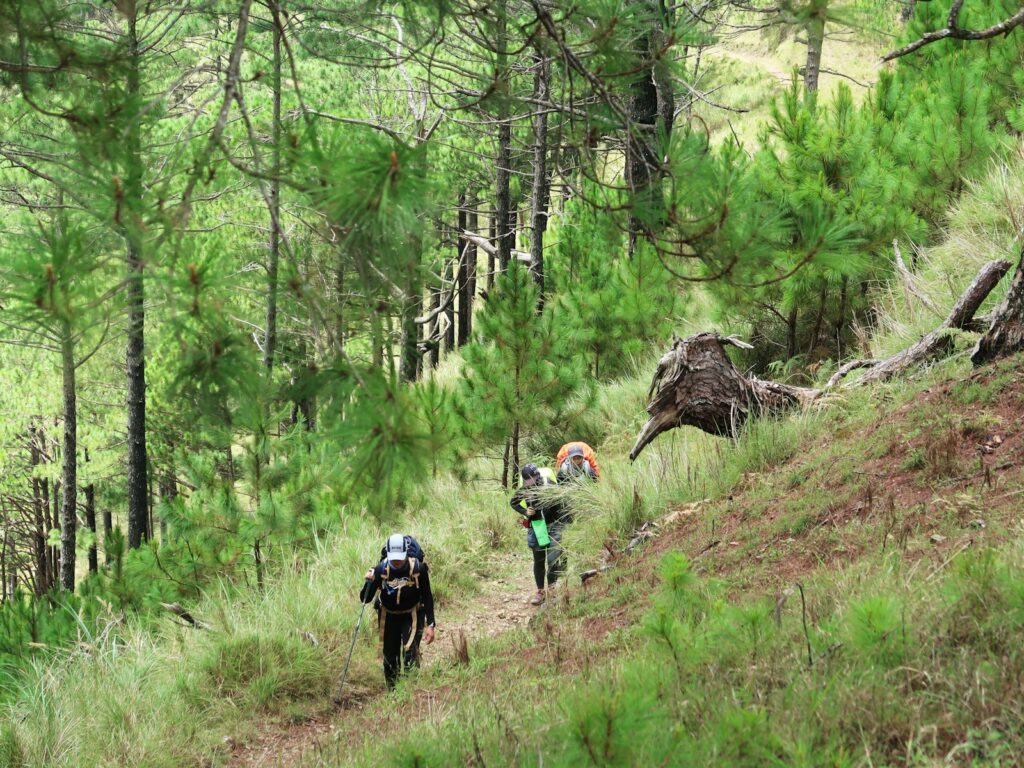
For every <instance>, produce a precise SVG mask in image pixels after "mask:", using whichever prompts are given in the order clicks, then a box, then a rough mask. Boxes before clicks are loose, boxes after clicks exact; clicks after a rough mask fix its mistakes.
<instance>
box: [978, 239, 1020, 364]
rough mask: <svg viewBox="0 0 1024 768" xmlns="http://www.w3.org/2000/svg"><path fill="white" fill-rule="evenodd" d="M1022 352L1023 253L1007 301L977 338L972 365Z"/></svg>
mask: <svg viewBox="0 0 1024 768" xmlns="http://www.w3.org/2000/svg"><path fill="white" fill-rule="evenodd" d="M1022 349H1024V250H1022V251H1021V258H1020V259H1019V260H1018V261H1017V269H1016V271H1015V272H1014V273H1013V281H1012V282H1011V283H1010V289H1009V290H1008V291H1007V293H1006V298H1005V299H1003V302H1002V304H1000V305H999V308H998V309H997V310H996V311H995V313H994V314H993V317H992V325H991V327H990V328H989V329H988V331H987V332H986V333H985V334H984V335H983V336H982V337H981V338H980V339H978V344H977V346H975V348H974V351H973V352H972V353H971V362H972V363H974V364H975V365H984V364H985V363H990V362H992V361H993V360H997V359H998V358H1001V357H1006V356H1007V355H1012V354H1013V353H1014V352H1020V351H1021V350H1022Z"/></svg>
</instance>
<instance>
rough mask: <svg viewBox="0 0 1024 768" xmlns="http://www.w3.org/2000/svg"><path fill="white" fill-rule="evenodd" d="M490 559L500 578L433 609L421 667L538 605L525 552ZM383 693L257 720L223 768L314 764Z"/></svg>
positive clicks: (513, 623)
mask: <svg viewBox="0 0 1024 768" xmlns="http://www.w3.org/2000/svg"><path fill="white" fill-rule="evenodd" d="M495 563H496V565H497V567H496V568H495V573H501V574H505V576H504V578H494V579H492V580H490V581H488V585H489V586H490V589H488V590H487V591H486V592H485V593H481V594H478V595H474V596H473V597H471V598H470V599H469V600H468V601H467V602H466V605H464V606H460V607H459V610H458V611H457V612H456V613H454V614H450V613H448V612H447V610H446V609H444V608H441V609H438V612H437V623H438V632H437V636H436V638H435V639H434V642H433V643H432V644H431V645H421V646H420V654H421V660H422V663H423V666H424V667H430V666H431V665H433V664H438V663H441V662H445V661H448V660H450V659H452V658H454V657H455V655H456V645H455V642H454V641H455V640H456V639H457V638H459V636H460V634H462V635H463V636H465V638H466V641H467V643H468V645H469V651H470V653H471V654H472V648H473V644H474V643H475V642H477V641H479V640H480V639H481V638H484V637H492V636H494V635H500V634H502V633H504V632H508V631H509V630H512V629H516V628H518V627H522V626H525V625H526V624H527V623H528V622H529V621H530V617H531V616H532V615H533V614H534V613H535V612H536V611H537V610H538V609H537V608H535V607H534V606H531V605H530V604H529V599H530V597H531V596H532V595H533V592H534V589H535V587H534V585H533V577H532V575H531V572H530V561H529V559H528V555H525V554H522V553H520V554H503V555H499V556H496V557H495ZM363 622H364V625H363V631H370V632H375V631H376V623H375V621H374V615H373V612H372V611H369V610H368V611H367V614H366V616H364V618H363ZM360 646H362V643H360ZM360 652H363V653H365V648H364V649H363V650H362V651H360V648H358V647H357V650H356V653H360ZM384 695H386V694H385V693H381V692H374V693H372V694H363V695H361V694H360V692H359V691H358V690H350V691H349V695H346V696H345V697H344V698H345V699H346V706H345V707H343V708H333V709H330V708H329V706H328V703H327V702H326V701H325V703H324V707H323V710H324V714H321V715H316V716H314V717H312V718H310V719H308V720H306V721H304V722H301V723H296V724H289V723H284V722H279V721H277V720H268V721H267V722H265V723H262V724H260V726H259V728H258V730H257V734H256V736H255V737H254V738H253V739H252V740H250V741H247V742H246V743H244V744H239V745H237V746H234V748H233V749H232V752H231V757H230V758H229V759H228V761H227V763H226V765H227V766H229V768H285V767H287V768H295V766H300V765H304V764H317V762H318V761H317V760H316V757H317V756H319V755H321V754H323V752H324V751H325V748H326V747H328V745H330V744H331V743H332V740H333V737H334V734H335V731H336V730H337V729H338V728H339V726H340V724H341V723H342V722H343V721H344V719H345V718H348V717H354V716H358V714H359V713H360V711H361V710H362V709H364V708H365V707H367V706H368V705H369V704H371V703H372V702H374V701H376V700H378V699H379V698H380V697H381V696H384Z"/></svg>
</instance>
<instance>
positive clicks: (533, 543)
mask: <svg viewBox="0 0 1024 768" xmlns="http://www.w3.org/2000/svg"><path fill="white" fill-rule="evenodd" d="M520 474H521V475H522V478H523V484H522V486H520V488H519V490H518V491H516V493H515V495H513V496H512V498H511V499H510V500H509V505H510V506H511V507H512V509H513V511H515V512H516V513H517V514H519V515H522V516H523V521H522V522H523V526H524V527H525V528H526V545H527V546H528V547H529V548H530V550H531V551H532V552H533V580H534V583H535V584H536V585H537V592H536V594H534V596H533V597H531V598H530V604H531V605H540V604H541V603H543V602H544V579H545V576H546V577H547V586H548V587H549V588H550V587H552V586H554V584H555V582H556V581H558V577H559V576H561V575H562V573H563V572H564V571H565V556H564V553H563V552H562V533H563V532H564V530H565V526H566V525H567V524H568V523H569V522H571V518H570V517H569V515H568V513H567V511H566V509H565V506H564V505H563V504H562V502H561V500H560V499H559V498H558V497H557V496H555V495H554V494H552V493H550V489H551V488H552V487H553V486H554V485H555V479H554V473H553V472H552V471H551V470H550V469H547V468H546V467H545V468H538V467H537V465H536V464H525V465H524V466H523V468H522V470H520ZM544 489H547V492H545V490H544Z"/></svg>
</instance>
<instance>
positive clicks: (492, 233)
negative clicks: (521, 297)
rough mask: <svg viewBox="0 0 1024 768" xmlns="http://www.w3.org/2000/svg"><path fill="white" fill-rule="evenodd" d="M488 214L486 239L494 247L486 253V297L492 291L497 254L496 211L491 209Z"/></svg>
mask: <svg viewBox="0 0 1024 768" xmlns="http://www.w3.org/2000/svg"><path fill="white" fill-rule="evenodd" d="M490 213H491V215H490V216H489V217H488V224H487V239H488V240H490V241H491V245H492V246H494V247H493V249H492V250H489V251H487V280H486V283H485V287H486V291H487V295H488V296H490V295H491V291H493V290H494V266H495V265H494V259H495V254H496V253H497V252H498V211H497V209H496V208H491V212H490Z"/></svg>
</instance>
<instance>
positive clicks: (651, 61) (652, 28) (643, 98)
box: [626, 0, 661, 258]
mask: <svg viewBox="0 0 1024 768" xmlns="http://www.w3.org/2000/svg"><path fill="white" fill-rule="evenodd" d="M641 5H642V6H643V7H644V11H645V15H647V16H648V20H647V21H648V24H649V26H648V28H647V30H646V31H645V32H644V33H643V34H641V35H640V37H639V38H638V39H637V45H636V49H635V51H634V54H635V57H636V64H637V68H638V74H637V76H636V79H635V80H634V81H633V82H632V84H631V85H630V87H629V92H630V97H629V125H627V126H626V132H627V136H626V185H627V186H628V187H629V192H630V195H632V211H631V213H630V216H629V243H628V252H627V253H628V256H629V258H632V257H633V255H634V254H635V253H636V248H637V239H638V237H639V236H640V234H641V233H642V232H644V231H645V230H649V228H650V227H649V224H645V223H644V222H645V220H646V221H647V222H649V221H650V218H651V214H652V212H653V211H652V210H651V209H652V203H653V200H652V198H651V191H652V182H653V175H654V169H655V168H656V167H657V165H658V162H657V157H656V154H655V152H654V146H655V140H656V138H657V137H656V136H655V133H656V128H657V123H658V116H659V111H658V86H657V84H656V83H655V72H654V70H655V67H656V66H657V65H658V61H657V57H656V56H655V55H653V54H654V53H655V51H654V49H655V47H656V42H655V41H656V40H658V39H659V37H660V34H661V19H660V16H659V13H658V10H657V8H656V7H655V4H654V3H653V2H652V0H642V2H641ZM659 5H660V3H659Z"/></svg>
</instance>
